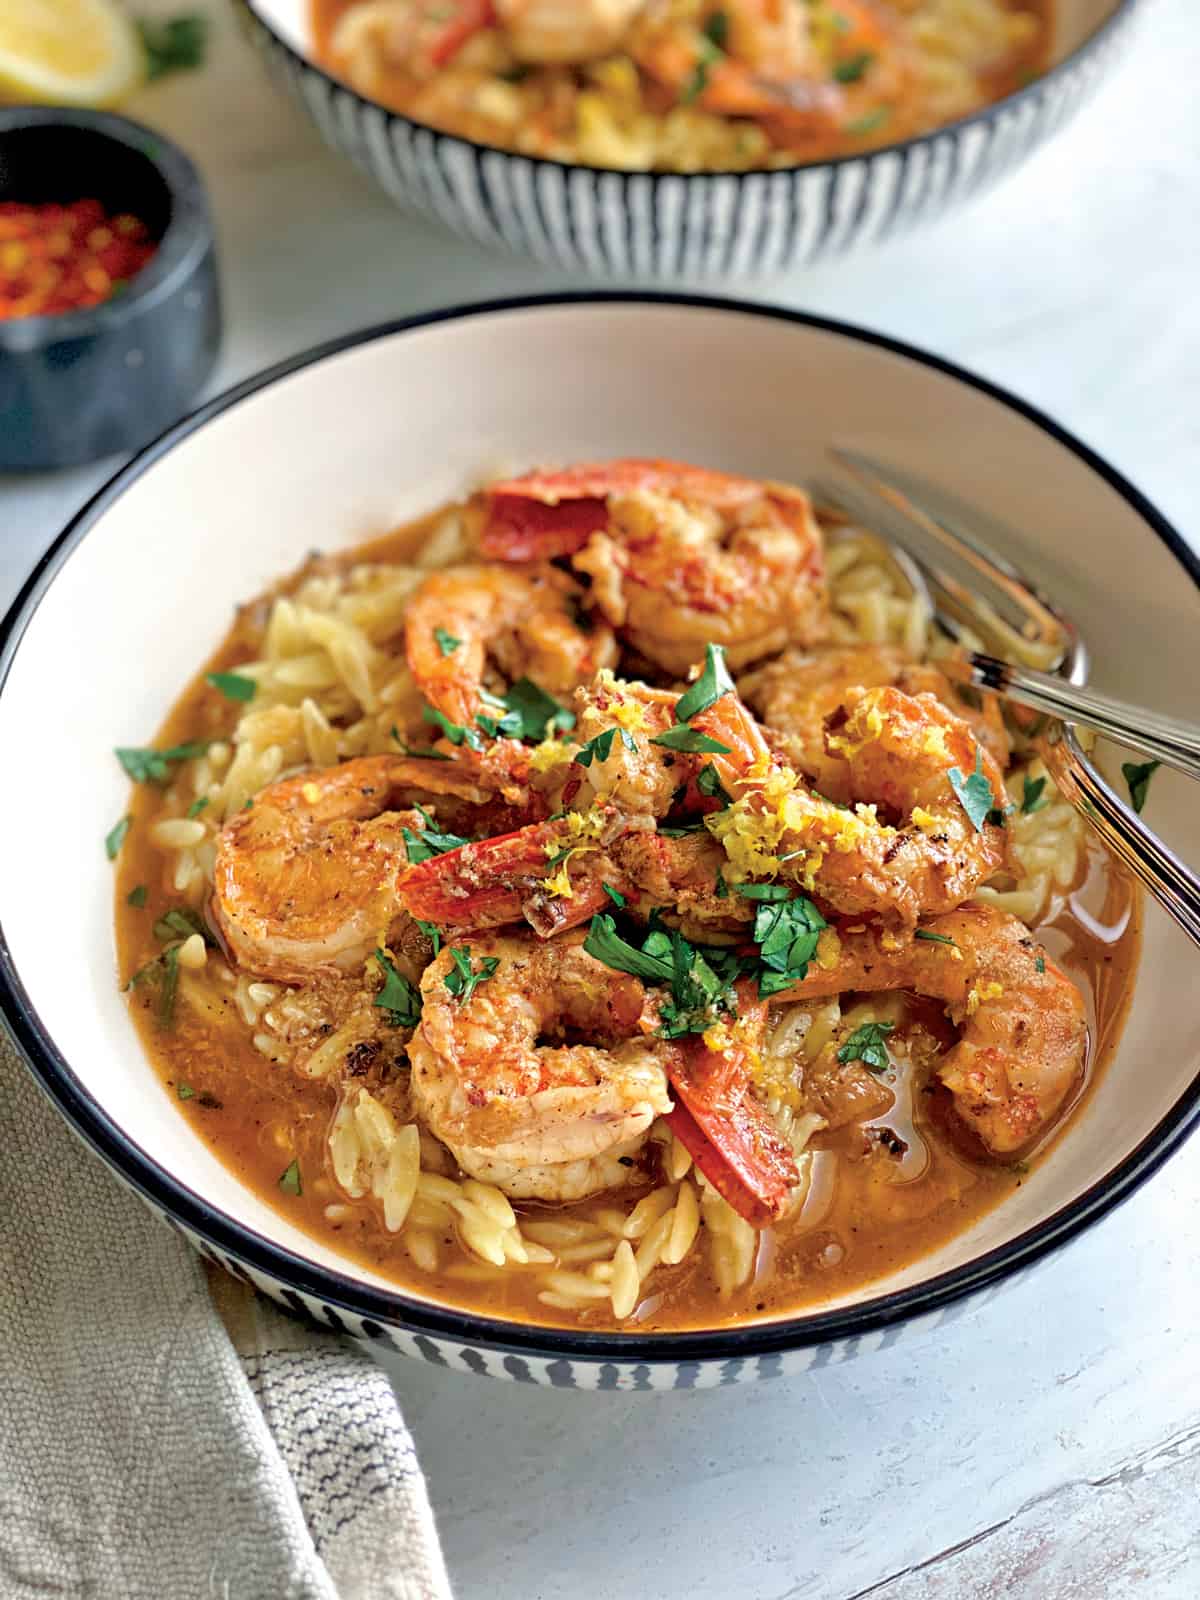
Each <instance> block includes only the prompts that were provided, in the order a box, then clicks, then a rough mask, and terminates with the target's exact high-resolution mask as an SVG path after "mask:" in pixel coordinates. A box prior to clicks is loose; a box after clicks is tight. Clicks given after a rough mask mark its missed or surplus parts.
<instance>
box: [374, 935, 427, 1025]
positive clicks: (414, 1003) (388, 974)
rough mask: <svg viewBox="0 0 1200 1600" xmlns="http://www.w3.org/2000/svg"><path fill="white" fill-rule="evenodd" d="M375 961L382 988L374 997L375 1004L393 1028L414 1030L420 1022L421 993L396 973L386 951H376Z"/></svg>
mask: <svg viewBox="0 0 1200 1600" xmlns="http://www.w3.org/2000/svg"><path fill="white" fill-rule="evenodd" d="M375 960H376V962H377V963H378V965H379V970H380V971H381V972H382V973H383V988H382V989H380V991H379V993H378V994H377V995H376V996H375V1004H376V1005H377V1006H378V1007H379V1009H380V1010H381V1011H386V1012H387V1014H388V1022H389V1023H390V1024H391V1025H392V1027H393V1028H415V1027H416V1025H417V1023H418V1022H420V1020H421V991H420V990H419V989H416V988H414V987H413V985H412V984H411V983H409V981H408V979H407V978H406V977H404V975H403V974H402V973H400V972H397V971H396V968H395V966H394V965H393V963H392V959H391V957H390V956H389V955H388V953H387V951H386V950H376V952H375Z"/></svg>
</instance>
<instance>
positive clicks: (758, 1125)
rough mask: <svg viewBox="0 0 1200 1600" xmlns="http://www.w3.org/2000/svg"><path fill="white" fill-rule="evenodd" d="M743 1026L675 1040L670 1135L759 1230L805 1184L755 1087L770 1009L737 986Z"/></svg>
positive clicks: (782, 1212)
mask: <svg viewBox="0 0 1200 1600" xmlns="http://www.w3.org/2000/svg"><path fill="white" fill-rule="evenodd" d="M737 989H738V1022H737V1026H736V1028H735V1029H733V1030H728V1029H725V1030H723V1031H725V1032H728V1033H730V1037H728V1038H727V1039H725V1040H723V1041H721V1042H717V1041H715V1040H712V1039H711V1035H709V1034H705V1035H692V1036H691V1037H689V1038H687V1039H681V1040H678V1041H676V1042H675V1044H674V1046H673V1047H672V1049H671V1052H670V1055H669V1058H668V1060H669V1065H668V1071H669V1073H670V1079H671V1087H672V1088H673V1089H674V1091H675V1095H676V1105H675V1109H674V1110H673V1111H672V1112H671V1113H670V1115H669V1116H668V1117H667V1119H666V1120H667V1123H668V1125H669V1126H670V1129H671V1131H672V1133H673V1134H674V1135H675V1137H676V1138H677V1139H678V1140H679V1142H680V1144H682V1145H683V1146H684V1147H685V1148H686V1149H687V1151H688V1152H689V1154H690V1155H691V1157H692V1160H693V1161H694V1162H695V1163H696V1166H697V1167H698V1168H699V1169H700V1171H701V1172H702V1173H703V1174H704V1176H705V1177H706V1178H707V1179H708V1181H709V1182H710V1183H711V1184H712V1185H713V1187H714V1188H715V1189H716V1190H717V1191H718V1192H719V1193H720V1194H721V1195H722V1197H723V1198H724V1199H725V1200H726V1201H728V1203H729V1204H730V1205H731V1206H732V1207H733V1209H734V1210H735V1211H736V1212H737V1213H738V1215H739V1216H740V1217H743V1218H744V1219H745V1220H746V1221H747V1222H749V1223H750V1224H751V1225H752V1226H753V1227H755V1228H765V1227H768V1226H769V1225H770V1224H771V1223H772V1222H777V1221H778V1220H779V1219H780V1218H781V1217H782V1216H784V1215H785V1213H786V1212H787V1210H788V1208H789V1207H790V1205H791V1203H792V1190H793V1189H794V1187H795V1186H796V1184H797V1183H798V1182H799V1181H800V1174H799V1170H798V1168H797V1166H796V1157H795V1154H794V1153H793V1151H792V1147H791V1145H790V1144H789V1143H788V1142H787V1140H786V1139H785V1138H784V1137H783V1136H782V1134H780V1132H779V1130H778V1129H777V1128H776V1126H775V1124H774V1122H773V1121H772V1120H771V1117H770V1116H769V1114H768V1112H767V1110H766V1107H765V1106H764V1105H763V1104H762V1102H761V1101H760V1100H758V1099H756V1098H755V1096H754V1094H753V1092H752V1091H751V1088H750V1062H751V1058H752V1057H753V1056H754V1055H755V1054H757V1053H758V1051H759V1050H760V1049H761V1047H762V1044H763V1039H764V1036H765V1032H766V1016H767V1007H766V1004H765V1002H764V1001H761V1000H759V999H758V998H757V997H756V996H755V995H754V993H753V989H752V987H751V986H750V985H749V984H747V983H745V982H742V983H739V984H738V986H737Z"/></svg>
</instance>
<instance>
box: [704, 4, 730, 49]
mask: <svg viewBox="0 0 1200 1600" xmlns="http://www.w3.org/2000/svg"><path fill="white" fill-rule="evenodd" d="M701 31H702V32H703V34H704V36H705V38H706V39H708V41H709V42H710V43H711V44H715V45H716V47H717V49H718V50H724V49H725V41H726V40H727V39H728V38H729V14H728V12H725V11H714V12H713V13H712V15H711V16H710V17H709V18H708V20H707V21H706V22H705V24H704V27H703V29H702V30H701Z"/></svg>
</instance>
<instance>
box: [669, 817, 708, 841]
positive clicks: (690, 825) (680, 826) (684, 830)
mask: <svg viewBox="0 0 1200 1600" xmlns="http://www.w3.org/2000/svg"><path fill="white" fill-rule="evenodd" d="M703 832H704V818H703V817H690V818H689V819H688V821H687V822H660V823H659V825H658V833H659V836H660V837H661V838H663V839H686V838H688V836H689V835H690V834H693V833H703Z"/></svg>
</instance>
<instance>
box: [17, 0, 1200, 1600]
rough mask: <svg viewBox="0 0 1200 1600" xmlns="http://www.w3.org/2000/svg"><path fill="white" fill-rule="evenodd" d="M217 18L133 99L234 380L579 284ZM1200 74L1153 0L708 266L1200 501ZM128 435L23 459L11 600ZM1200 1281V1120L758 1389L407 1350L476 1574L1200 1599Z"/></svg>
mask: <svg viewBox="0 0 1200 1600" xmlns="http://www.w3.org/2000/svg"><path fill="white" fill-rule="evenodd" d="M164 8H165V7H164ZM141 9H146V8H145V6H143V7H142V8H141ZM216 20H217V33H218V37H217V41H216V50H215V59H214V61H213V63H212V65H211V67H210V69H209V70H208V71H206V72H205V73H203V74H200V75H198V76H196V77H195V78H194V79H191V80H184V79H179V80H175V82H174V83H173V84H171V85H170V86H169V90H168V86H164V87H162V88H159V89H156V90H153V91H148V92H147V93H146V94H145V95H144V96H143V98H142V100H141V102H140V104H139V105H137V106H136V107H134V108H133V109H134V111H135V113H136V114H140V115H142V116H143V117H145V118H146V120H149V121H158V122H160V123H161V124H162V125H163V126H164V127H166V128H167V130H168V131H169V132H171V133H173V134H175V135H176V136H177V137H179V138H180V139H181V140H182V141H183V142H184V143H185V144H187V146H188V147H189V148H190V149H191V151H192V152H193V154H195V155H196V156H197V158H198V159H199V161H200V164H201V165H202V167H203V168H204V170H205V173H206V176H207V178H208V181H209V184H210V189H211V194H212V198H213V202H214V206H215V209H216V214H217V221H218V226H219V229H220V242H221V246H222V257H223V263H224V280H225V288H226V306H227V325H228V332H227V337H226V343H225V349H224V355H223V358H222V362H221V367H220V371H219V373H218V378H217V384H216V385H215V386H214V387H220V386H224V385H225V384H227V383H229V382H232V381H234V380H236V379H239V378H242V377H244V376H246V375H247V374H249V373H251V372H252V371H254V370H255V369H257V368H259V367H261V366H263V365H264V364H266V363H268V362H271V361H275V360H277V359H279V358H281V357H284V356H287V355H290V354H293V353H294V352H295V351H297V350H300V349H303V348H304V347H305V346H307V345H310V344H313V343H316V342H318V341H319V340H322V339H326V338H329V337H331V336H333V335H336V334H339V333H342V332H345V331H347V330H349V329H352V328H354V327H357V326H360V325H363V324H365V323H369V322H372V321H378V320H383V319H386V318H391V317H396V316H401V315H404V314H406V313H409V312H413V311H419V310H424V309H426V308H429V307H433V306H437V305H445V304H449V303H454V302H459V301H464V300H470V299H480V298H485V297H492V296H496V295H502V294H512V293H528V292H534V291H536V290H539V289H545V288H561V287H565V286H567V285H566V280H565V279H564V278H563V277H562V276H561V275H558V274H553V273H550V272H548V271H545V270H541V269H538V268H536V267H532V266H529V265H527V264H525V263H522V262H517V261H509V260H503V259H497V258H495V257H492V256H488V255H484V254H482V253H481V252H479V251H477V250H475V249H473V248H471V247H469V246H466V245H462V244H459V243H457V242H456V241H454V240H453V239H450V238H449V237H447V236H445V235H443V234H442V233H440V232H439V231H437V230H436V229H434V228H432V227H429V226H426V225H424V224H422V223H419V222H415V221H412V220H410V219H406V218H404V217H402V216H400V215H399V214H398V213H397V212H395V211H394V210H392V209H391V208H390V207H389V205H388V204H386V203H385V202H384V201H382V200H381V199H380V198H378V197H377V196H376V194H375V192H374V191H373V190H372V189H371V188H370V187H369V186H368V185H367V183H366V182H365V180H362V179H360V178H358V177H357V176H356V175H355V174H354V173H353V172H351V171H350V170H348V169H347V168H346V167H344V166H343V165H341V164H340V163H339V162H338V161H336V160H335V159H334V158H333V157H331V156H329V155H327V154H326V153H325V152H324V151H323V150H322V149H321V147H320V146H319V144H318V142H317V140H316V136H315V135H314V134H313V133H312V132H311V131H310V130H309V128H308V127H307V125H306V124H304V123H302V122H301V121H300V119H299V117H298V116H297V114H296V113H294V112H293V111H292V110H291V108H290V107H289V106H288V105H286V104H285V103H284V102H283V101H281V100H280V99H279V98H277V96H276V95H275V94H274V92H273V91H271V90H270V89H268V88H267V87H266V86H265V85H264V84H263V83H262V82H261V81H260V79H259V76H258V71H257V68H256V66H255V64H254V62H253V61H252V60H251V59H249V57H248V55H247V53H246V52H245V51H244V50H243V48H242V47H241V44H240V40H239V39H238V38H237V37H236V35H235V33H234V31H233V28H232V24H231V22H230V20H229V18H228V17H227V16H226V15H225V14H224V13H223V12H218V13H217V17H216ZM1197 77H1200V18H1198V17H1197V16H1196V5H1195V0H1158V4H1157V5H1155V6H1151V7H1149V8H1148V15H1147V17H1146V20H1145V23H1144V25H1143V27H1142V29H1141V32H1140V35H1139V36H1138V38H1137V40H1136V42H1135V45H1134V47H1133V49H1132V51H1131V53H1130V57H1129V60H1128V61H1127V63H1126V64H1125V65H1124V66H1123V67H1122V68H1121V70H1120V71H1119V72H1118V73H1117V75H1116V76H1115V77H1114V78H1113V80H1112V81H1111V82H1110V83H1109V85H1108V86H1107V87H1106V88H1105V89H1104V90H1103V91H1102V92H1101V94H1100V96H1099V97H1098V98H1097V99H1096V100H1095V101H1094V102H1093V103H1092V104H1091V105H1090V106H1089V107H1088V108H1087V110H1086V111H1085V112H1084V113H1083V114H1082V116H1081V117H1080V118H1079V120H1078V121H1077V122H1076V123H1075V124H1073V125H1072V127H1071V128H1070V129H1068V131H1067V132H1066V133H1065V134H1064V135H1063V136H1062V137H1061V139H1060V140H1059V141H1058V142H1057V143H1056V144H1055V145H1053V146H1052V147H1051V148H1050V149H1049V150H1048V151H1046V152H1044V153H1043V154H1042V155H1041V156H1039V157H1037V158H1035V160H1034V161H1033V162H1032V163H1031V164H1030V165H1029V166H1027V167H1026V168H1024V169H1023V170H1022V171H1021V172H1020V173H1018V174H1017V175H1016V177H1014V178H1013V179H1011V180H1010V181H1009V182H1008V183H1007V184H1006V185H1005V186H1004V187H1003V188H1001V189H1000V190H998V191H996V192H995V193H993V194H992V195H990V196H987V197H985V199H984V200H983V201H982V202H981V203H979V204H977V205H976V206H975V207H973V208H972V209H970V210H969V211H966V212H964V213H961V214H959V215H956V216H954V217H952V218H951V219H950V220H949V221H947V222H945V223H943V224H942V225H940V226H938V227H935V228H932V229H929V230H927V231H926V232H924V233H922V234H919V235H917V236H915V237H913V238H912V239H909V240H903V241H900V242H898V243H896V244H894V245H892V246H891V247H890V248H888V249H887V250H886V251H883V252H879V253H877V254H873V255H867V256H863V257H861V258H855V259H853V260H851V261H850V262H847V263H845V264H840V263H833V264H831V265H829V266H826V267H823V268H822V269H820V270H819V271H814V272H809V273H806V274H803V275H795V276H792V277H788V278H785V279H782V280H779V281H776V282H761V281H760V282H755V283H752V284H749V285H744V286H742V285H730V286H722V285H713V286H712V287H713V289H714V291H715V292H716V291H723V292H729V293H742V294H746V295H749V296H752V297H755V298H761V299H772V300H777V301H780V302H783V303H785V304H788V305H793V306H801V307H804V308H806V309H810V310H814V311H818V312H823V313H826V314H829V315H833V316H843V317H845V318H847V319H848V320H851V321H858V322H864V323H868V324H871V325H874V326H875V327H878V328H880V329H883V330H884V331H886V332H889V333H892V334H896V335H898V336H900V337H902V338H907V339H911V340H913V341H914V342H916V343H919V344H924V345H926V346H928V347H930V348H932V349H934V350H937V351H939V352H941V353H943V354H946V355H949V356H951V357H953V358H954V359H956V360H959V361H961V362H963V363H965V364H966V365H968V366H971V367H973V368H975V369H976V370H978V371H979V372H981V373H983V374H984V375H986V376H987V377H990V378H992V379H995V380H997V381H999V382H1001V383H1003V384H1006V385H1008V386H1010V387H1012V388H1013V389H1015V390H1017V391H1018V392H1019V393H1021V394H1022V395H1024V396H1025V397H1026V398H1028V399H1030V400H1032V401H1034V402H1035V403H1036V404H1038V405H1041V406H1043V407H1045V408H1046V409H1047V410H1048V411H1050V412H1051V413H1052V414H1053V415H1054V416H1056V417H1057V418H1058V419H1059V420H1060V421H1061V422H1063V423H1064V424H1065V425H1066V426H1067V427H1069V428H1071V429H1072V430H1074V431H1075V432H1076V433H1078V434H1080V435H1081V436H1082V437H1083V438H1084V439H1085V440H1086V441H1087V442H1088V443H1090V444H1091V445H1093V446H1094V447H1095V448H1097V449H1098V450H1099V451H1100V452H1101V453H1102V454H1103V455H1105V456H1107V457H1108V458H1109V459H1110V460H1111V461H1112V462H1113V463H1114V464H1115V465H1116V466H1118V467H1119V468H1120V469H1121V470H1123V471H1124V472H1126V473H1128V474H1129V475H1130V476H1131V477H1132V478H1133V479H1134V481H1135V482H1136V483H1137V484H1138V485H1139V486H1140V487H1141V488H1142V489H1143V490H1145V492H1146V493H1147V494H1148V495H1149V496H1150V498H1151V499H1152V500H1154V501H1156V502H1157V504H1158V505H1159V506H1160V508H1161V509H1162V510H1163V511H1164V512H1165V513H1166V514H1167V516H1168V517H1170V518H1171V519H1172V520H1174V521H1175V522H1176V524H1177V525H1178V526H1179V527H1180V528H1181V529H1182V530H1183V531H1184V532H1185V534H1187V533H1189V530H1196V529H1200V510H1198V509H1197V506H1196V499H1197V496H1196V489H1197V486H1198V483H1200V420H1198V419H1200V294H1197V284H1198V282H1200V193H1198V191H1200V181H1198V180H1200V111H1198V110H1197V103H1196V99H1195V87H1194V86H1195V82H1196V79H1197ZM318 219H319V220H318ZM114 465H116V463H107V464H104V465H101V466H99V467H96V468H88V469H83V470H80V471H77V472H72V473H64V474H57V475H48V474H47V475H37V476H29V477H25V478H21V477H16V478H9V479H6V480H0V604H7V602H8V600H9V598H10V597H11V595H12V594H13V593H15V591H16V589H17V587H18V585H19V583H20V581H21V580H22V578H23V577H24V575H25V573H26V572H27V571H28V569H29V567H30V566H31V564H32V563H33V561H34V560H35V559H36V557H37V556H38V554H39V553H40V552H41V550H42V549H43V548H44V547H45V546H46V545H47V544H48V543H49V541H50V540H51V538H52V537H53V535H54V534H55V533H56V532H57V530H58V529H59V528H60V527H61V525H62V523H63V522H64V521H65V519H66V518H67V517H68V516H69V515H70V513H71V512H72V511H74V510H75V508H76V507H77V506H78V505H79V504H81V503H82V501H83V500H84V499H85V498H86V496H87V494H88V493H90V491H91V490H92V489H93V488H94V487H95V486H96V485H97V484H99V483H100V482H101V481H103V479H104V477H105V476H107V474H108V472H109V471H111V469H112V467H113V466H114ZM164 537H169V530H164ZM1192 537H1193V540H1194V542H1200V535H1197V534H1196V533H1192ZM1113 626H1114V627H1119V626H1120V615H1119V609H1117V608H1114V618H1113ZM1147 648H1152V642H1150V641H1148V642H1147ZM1189 1003H1190V1002H1189ZM1198 1281H1200V1144H1197V1143H1196V1142H1193V1144H1192V1145H1191V1146H1190V1147H1189V1148H1187V1149H1185V1151H1184V1152H1183V1153H1182V1154H1181V1155H1180V1156H1178V1157H1177V1158H1176V1159H1175V1160H1174V1161H1173V1162H1172V1163H1171V1164H1170V1166H1169V1167H1168V1168H1167V1169H1166V1171H1165V1172H1163V1173H1162V1174H1161V1175H1160V1176H1159V1177H1158V1178H1157V1179H1155V1180H1154V1181H1153V1182H1152V1183H1151V1184H1150V1185H1149V1186H1148V1187H1147V1188H1145V1189H1143V1190H1142V1191H1141V1192H1140V1194H1139V1195H1138V1196H1137V1197H1136V1198H1135V1199H1134V1200H1132V1201H1131V1202H1130V1203H1129V1204H1128V1205H1127V1206H1126V1207H1125V1208H1124V1209H1123V1210H1122V1211H1121V1212H1119V1213H1118V1214H1117V1215H1115V1216H1113V1217H1110V1218H1109V1219H1108V1220H1107V1221H1106V1222H1104V1223H1103V1224H1101V1225H1100V1226H1099V1227H1097V1228H1095V1229H1094V1230H1093V1231H1092V1232H1091V1233H1090V1234H1089V1235H1087V1236H1086V1237H1085V1238H1084V1239H1082V1240H1081V1241H1079V1242H1078V1243H1076V1244H1075V1245H1074V1246H1073V1247H1072V1248H1071V1249H1069V1250H1068V1251H1067V1253H1066V1254H1065V1255H1063V1256H1061V1257H1060V1258H1059V1260H1058V1261H1057V1263H1056V1264H1055V1266H1054V1268H1053V1269H1052V1271H1051V1272H1049V1273H1043V1274H1042V1275H1040V1276H1039V1277H1038V1278H1036V1279H1035V1280H1034V1281H1033V1282H1031V1283H1026V1284H1023V1285H1020V1286H1018V1287H1017V1288H1015V1289H1012V1290H1010V1291H1009V1292H1008V1293H1007V1294H1005V1295H1003V1296H1001V1297H999V1298H998V1299H997V1300H996V1301H994V1302H993V1303H992V1304H991V1305H989V1306H987V1307H986V1308H985V1309H983V1310H982V1311H980V1312H977V1313H975V1314H972V1315H967V1316H965V1317H964V1318H962V1319H961V1320H960V1321H959V1322H957V1323H956V1324H954V1325H953V1327H952V1328H950V1329H948V1330H943V1331H942V1332H941V1333H940V1334H939V1335H938V1336H937V1337H936V1340H935V1339H924V1340H912V1341H902V1342H901V1343H900V1344H899V1345H898V1346H897V1347H896V1348H894V1349H892V1350H888V1351H885V1352H883V1353H881V1354H878V1355H874V1356H871V1357H869V1358H865V1359H863V1360H861V1361H858V1362H856V1363H852V1364H850V1365H848V1366H840V1367H832V1368H827V1369H825V1370H823V1371H821V1372H817V1373H814V1374H811V1375H809V1376H807V1377H803V1378H800V1379H797V1380H794V1381H788V1382H784V1381H779V1382H775V1383H769V1384H763V1385H760V1386H758V1387H757V1388H756V1389H752V1390H746V1389H739V1390H725V1391H715V1392H708V1393H699V1394H678V1395H676V1394H667V1395H609V1396H586V1395H575V1394H571V1393H562V1392H558V1391H550V1392H542V1391H533V1390H530V1389H527V1388H523V1387H522V1388H517V1387H509V1386H506V1385H500V1384H489V1383H484V1382H483V1381H481V1380H477V1379H466V1378H460V1377H451V1376H449V1375H446V1374H443V1373H441V1372H438V1371H436V1370H432V1369H429V1368H424V1367H420V1366H417V1365H415V1364H408V1363H405V1364H400V1365H397V1366H396V1367H395V1369H394V1370H395V1381H396V1386H397V1388H398V1390H399V1391H400V1394H401V1396H402V1399H403V1402H404V1406H405V1409H406V1411H407V1414H408V1417H409V1420H410V1421H411V1423H412V1425H413V1428H414V1431H415V1433H416V1436H417V1440H418V1443H419V1445H420V1446H421V1450H422V1456H423V1459H424V1462H425V1466H426V1469H427V1471H428V1473H429V1477H430V1484H431V1489H432V1494H433V1500H434V1505H435V1508H436V1510H437V1513H438V1516H439V1520H440V1525H441V1530H442V1536H443V1540H444V1542H445V1546H446V1551H447V1556H448V1560H449V1564H450V1568H451V1572H452V1574H453V1575H454V1578H455V1580H456V1583H457V1589H458V1594H459V1596H460V1600H483V1597H486V1600H560V1597H561V1600H567V1597H570V1600H580V1597H583V1600H632V1597H633V1596H643V1595H655V1596H662V1597H664V1600H683V1597H685V1596H686V1597H688V1600H726V1597H733V1596H752V1597H754V1600H800V1597H805V1600H810V1597H811V1600H850V1597H852V1596H859V1595H863V1594H865V1593H876V1594H881V1595H884V1596H886V1597H887V1600H935V1597H938V1600H993V1597H999V1596H1008V1595H1017V1594H1020V1595H1021V1596H1023V1597H1024V1600H1100V1597H1102V1596H1103V1597H1105V1600H1109V1597H1119V1596H1125V1595H1136V1596H1139V1597H1141V1596H1147V1597H1153V1600H1160V1597H1161V1600H1175V1597H1179V1600H1194V1597H1195V1596H1196V1595H1197V1594H1198V1593H1200V1358H1198V1357H1197V1348H1198V1344H1197V1335H1196V1329H1197V1326H1198V1324H1200V1292H1198V1291H1197V1282H1198ZM181 1600H182V1597H181Z"/></svg>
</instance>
